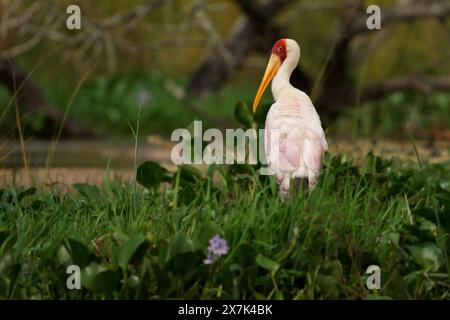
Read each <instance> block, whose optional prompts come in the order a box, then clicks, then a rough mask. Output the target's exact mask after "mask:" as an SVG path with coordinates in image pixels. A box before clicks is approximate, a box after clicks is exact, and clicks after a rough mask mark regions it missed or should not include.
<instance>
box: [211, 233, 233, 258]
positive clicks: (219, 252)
mask: <svg viewBox="0 0 450 320" xmlns="http://www.w3.org/2000/svg"><path fill="white" fill-rule="evenodd" d="M208 250H209V251H211V252H212V253H213V254H214V255H216V256H219V257H220V256H223V255H225V254H227V253H228V245H227V241H226V240H225V239H222V238H221V237H220V236H214V237H213V238H212V239H211V240H209V247H208Z"/></svg>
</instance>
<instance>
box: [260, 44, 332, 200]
mask: <svg viewBox="0 0 450 320" xmlns="http://www.w3.org/2000/svg"><path fill="white" fill-rule="evenodd" d="M299 59H300V47H299V46H298V44H297V43H296V42H295V41H294V40H290V39H282V40H279V41H277V43H275V45H274V47H273V49H272V56H271V58H270V61H269V65H268V66H267V69H266V74H265V75H264V79H263V81H262V83H261V86H260V89H259V90H258V93H257V95H256V98H255V103H254V105H253V109H254V111H255V110H256V107H257V105H258V102H259V99H260V98H261V96H262V93H263V92H264V89H265V88H266V87H267V85H268V83H269V82H270V80H272V79H273V81H272V94H273V97H274V100H275V103H274V104H272V106H271V107H270V110H269V112H268V114H267V118H266V125H265V129H266V130H265V152H266V159H267V164H268V167H269V169H270V170H271V171H272V173H273V174H274V175H275V176H276V179H277V182H278V185H279V189H280V194H281V196H282V198H285V197H286V196H287V195H288V193H289V189H290V181H291V178H307V179H308V184H309V188H310V189H312V188H314V187H315V185H316V182H317V179H318V177H319V174H320V169H321V163H322V156H323V153H324V152H325V151H326V150H327V149H328V146H327V142H326V140H325V134H324V132H323V129H322V125H321V122H320V118H319V115H318V114H317V112H316V109H315V108H314V105H313V104H312V102H311V99H310V98H309V97H308V95H307V94H305V93H304V92H302V91H300V90H298V89H296V88H294V87H293V86H292V85H291V84H290V82H289V79H290V77H291V74H292V72H293V71H294V69H295V68H296V67H297V64H298V61H299Z"/></svg>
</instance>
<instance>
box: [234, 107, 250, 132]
mask: <svg viewBox="0 0 450 320" xmlns="http://www.w3.org/2000/svg"><path fill="white" fill-rule="evenodd" d="M234 117H235V118H236V120H237V121H238V122H239V123H241V124H242V125H244V126H245V127H246V128H252V127H253V124H254V122H255V121H254V120H253V112H252V110H251V108H250V106H248V105H247V104H246V103H244V102H238V103H237V104H236V106H235V107H234Z"/></svg>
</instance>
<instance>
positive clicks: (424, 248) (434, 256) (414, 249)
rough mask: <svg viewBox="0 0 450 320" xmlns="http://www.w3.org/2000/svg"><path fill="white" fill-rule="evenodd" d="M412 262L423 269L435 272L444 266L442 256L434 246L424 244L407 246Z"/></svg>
mask: <svg viewBox="0 0 450 320" xmlns="http://www.w3.org/2000/svg"><path fill="white" fill-rule="evenodd" d="M408 249H409V251H410V252H411V255H412V258H413V259H414V261H415V262H416V263H417V264H419V265H420V266H422V267H423V268H429V269H430V271H433V272H436V271H438V270H439V268H440V267H441V265H443V264H444V256H443V254H442V252H441V250H440V249H439V248H438V246H436V244H434V243H431V242H425V243H421V244H417V245H412V246H408Z"/></svg>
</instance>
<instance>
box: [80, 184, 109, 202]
mask: <svg viewBox="0 0 450 320" xmlns="http://www.w3.org/2000/svg"><path fill="white" fill-rule="evenodd" d="M73 188H74V189H75V190H77V191H78V192H79V193H80V194H82V195H83V196H85V197H86V198H90V199H95V198H99V197H101V195H102V192H101V191H100V189H99V188H98V187H97V186H93V185H90V184H87V183H76V184H74V185H73Z"/></svg>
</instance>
